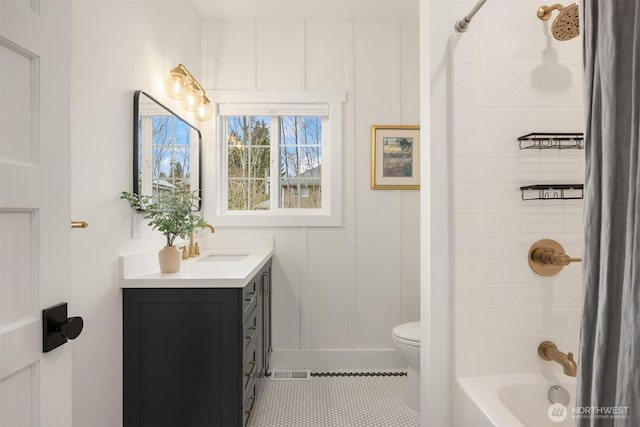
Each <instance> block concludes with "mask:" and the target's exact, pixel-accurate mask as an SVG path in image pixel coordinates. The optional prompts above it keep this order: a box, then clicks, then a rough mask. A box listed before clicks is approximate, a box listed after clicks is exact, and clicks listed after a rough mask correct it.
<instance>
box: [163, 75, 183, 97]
mask: <svg viewBox="0 0 640 427" xmlns="http://www.w3.org/2000/svg"><path fill="white" fill-rule="evenodd" d="M185 83H186V75H185V73H184V72H183V71H182V70H181V69H180V68H178V67H176V68H173V69H172V70H171V71H170V74H169V76H168V77H167V78H166V79H165V81H164V88H165V91H166V92H167V95H169V97H170V98H172V99H176V100H181V99H182V98H184V95H185Z"/></svg>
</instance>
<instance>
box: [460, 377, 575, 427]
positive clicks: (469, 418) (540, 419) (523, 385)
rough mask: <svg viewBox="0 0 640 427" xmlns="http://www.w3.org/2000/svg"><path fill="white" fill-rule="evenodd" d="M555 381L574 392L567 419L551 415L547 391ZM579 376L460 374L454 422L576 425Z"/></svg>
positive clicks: (470, 425) (469, 425) (465, 425)
mask: <svg viewBox="0 0 640 427" xmlns="http://www.w3.org/2000/svg"><path fill="white" fill-rule="evenodd" d="M553 385H560V386H562V387H564V388H565V389H566V390H567V391H569V393H570V394H571V402H570V403H569V405H568V407H567V408H568V409H567V415H566V418H565V419H564V421H562V422H554V421H552V420H551V419H550V418H549V415H548V410H549V407H550V406H551V403H549V400H548V398H547V392H548V390H549V388H550V387H551V386H553ZM575 390H576V380H575V378H571V377H567V376H565V375H550V376H548V377H545V376H543V375H536V374H521V375H495V376H486V377H466V378H458V379H457V380H456V385H455V392H454V397H455V406H454V422H455V425H456V426H457V427H520V426H524V427H546V426H549V427H551V426H554V427H556V426H561V427H564V426H567V427H568V426H574V425H575V419H574V417H573V414H572V411H571V408H573V407H574V406H575Z"/></svg>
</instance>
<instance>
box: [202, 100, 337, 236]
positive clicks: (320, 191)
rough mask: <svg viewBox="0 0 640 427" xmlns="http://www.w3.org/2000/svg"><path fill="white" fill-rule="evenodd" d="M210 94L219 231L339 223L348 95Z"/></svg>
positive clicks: (333, 224) (332, 224) (334, 224)
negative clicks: (213, 111) (230, 227)
mask: <svg viewBox="0 0 640 427" xmlns="http://www.w3.org/2000/svg"><path fill="white" fill-rule="evenodd" d="M211 96H212V97H213V99H214V100H215V101H214V102H215V104H216V113H217V120H216V128H217V129H216V140H217V150H216V157H217V161H216V166H217V170H218V174H217V179H216V181H217V185H216V219H215V220H216V222H217V223H218V224H219V225H242V226H338V225H341V215H340V213H341V203H340V202H341V200H340V199H341V190H340V188H341V184H342V183H341V170H342V165H341V152H342V147H341V139H342V103H343V102H344V98H345V95H344V93H343V92H328V93H327V92H214V93H212V94H211Z"/></svg>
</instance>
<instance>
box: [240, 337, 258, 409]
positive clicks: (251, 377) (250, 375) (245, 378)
mask: <svg viewBox="0 0 640 427" xmlns="http://www.w3.org/2000/svg"><path fill="white" fill-rule="evenodd" d="M257 373H258V360H257V358H256V347H255V346H253V347H252V348H251V350H250V357H249V358H248V359H247V363H245V365H244V366H243V368H242V396H244V398H246V397H247V393H248V392H249V391H250V388H251V386H252V385H253V383H254V382H255V378H256V376H257Z"/></svg>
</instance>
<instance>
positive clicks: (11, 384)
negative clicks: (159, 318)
mask: <svg viewBox="0 0 640 427" xmlns="http://www.w3.org/2000/svg"><path fill="white" fill-rule="evenodd" d="M70 17H71V13H70V4H69V3H68V2H65V1H48V0H42V1H41V0H19V1H14V0H0V426H1V427H22V426H40V425H41V426H45V427H48V426H65V427H68V426H71V348H70V347H71V345H70V344H66V345H63V346H61V347H59V348H57V349H55V350H53V351H51V352H49V353H43V352H42V323H41V310H42V309H43V308H45V307H49V306H52V305H55V304H57V303H60V302H63V301H65V302H68V301H69V300H68V298H69V296H70V271H69V268H70V253H69V252H70V233H71V229H70V212H69V210H70V180H69V176H70V152H69V115H70V113H69V98H70V93H69V63H70V31H71V22H70ZM69 310H70V311H71V313H69V314H73V305H71V306H70V307H69Z"/></svg>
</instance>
